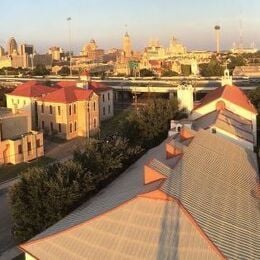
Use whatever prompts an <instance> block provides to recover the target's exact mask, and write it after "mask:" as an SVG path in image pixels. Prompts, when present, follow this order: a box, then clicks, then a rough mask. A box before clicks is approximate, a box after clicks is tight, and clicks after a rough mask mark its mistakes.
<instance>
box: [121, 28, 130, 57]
mask: <svg viewBox="0 0 260 260" xmlns="http://www.w3.org/2000/svg"><path fill="white" fill-rule="evenodd" d="M123 51H124V52H125V57H126V58H129V57H131V56H132V44H131V39H130V36H129V34H128V32H126V33H125V35H124V37H123Z"/></svg>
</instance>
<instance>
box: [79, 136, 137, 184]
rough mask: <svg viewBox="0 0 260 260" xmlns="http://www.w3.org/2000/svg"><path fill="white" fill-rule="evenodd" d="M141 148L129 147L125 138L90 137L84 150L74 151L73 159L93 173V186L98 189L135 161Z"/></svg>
mask: <svg viewBox="0 0 260 260" xmlns="http://www.w3.org/2000/svg"><path fill="white" fill-rule="evenodd" d="M141 153H142V149H141V148H140V147H138V146H136V147H131V146H130V145H129V143H128V141H127V140H126V139H125V138H121V137H116V136H113V137H111V138H110V139H104V140H96V139H91V140H90V142H88V143H87V144H86V148H85V150H84V151H83V152H82V151H75V152H74V160H75V161H76V162H78V163H80V164H81V165H82V167H83V168H84V169H85V170H89V171H91V172H92V173H93V179H94V183H95V186H96V187H97V188H98V189H100V188H102V187H104V186H105V185H106V184H108V183H109V182H110V181H111V180H112V179H114V178H115V177H116V176H117V175H118V174H120V173H121V172H122V171H123V170H124V169H125V168H126V167H128V166H129V165H130V164H131V163H132V162H133V161H135V160H136V159H137V158H138V157H139V156H140V154H141Z"/></svg>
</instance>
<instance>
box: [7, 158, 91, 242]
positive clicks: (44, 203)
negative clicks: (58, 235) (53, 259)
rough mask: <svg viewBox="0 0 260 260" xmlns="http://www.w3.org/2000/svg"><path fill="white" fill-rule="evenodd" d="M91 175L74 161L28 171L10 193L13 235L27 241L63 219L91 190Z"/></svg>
mask: <svg viewBox="0 0 260 260" xmlns="http://www.w3.org/2000/svg"><path fill="white" fill-rule="evenodd" d="M94 188H95V187H94V185H93V182H92V178H91V173H90V172H88V171H85V170H83V168H82V166H81V165H80V164H79V163H77V162H73V161H67V162H65V163H62V164H58V163H57V164H54V165H52V166H49V167H46V168H45V169H44V168H37V167H35V168H29V169H28V170H27V171H26V172H24V173H22V175H21V178H20V181H19V182H18V183H17V184H15V185H14V186H13V187H12V188H11V190H10V198H11V205H12V215H13V234H14V236H15V238H16V239H18V240H19V241H24V240H27V239H30V238H31V237H33V236H34V235H36V234H38V233H39V232H41V231H43V230H45V229H46V228H48V227H49V226H51V225H53V224H54V223H56V222H57V221H58V220H60V219H61V218H63V217H64V216H66V215H67V214H68V213H69V212H70V211H71V210H73V209H74V208H76V207H77V206H79V205H80V204H81V203H82V202H83V201H84V199H86V197H87V196H89V194H90V193H91V192H92V191H93V190H94Z"/></svg>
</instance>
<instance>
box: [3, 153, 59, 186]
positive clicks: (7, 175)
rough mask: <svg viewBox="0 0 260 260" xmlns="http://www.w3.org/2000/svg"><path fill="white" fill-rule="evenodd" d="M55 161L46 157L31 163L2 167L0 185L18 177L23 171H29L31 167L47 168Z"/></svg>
mask: <svg viewBox="0 0 260 260" xmlns="http://www.w3.org/2000/svg"><path fill="white" fill-rule="evenodd" d="M54 161H55V160H54V159H52V158H50V157H46V156H44V157H40V158H38V159H36V160H33V161H31V162H23V163H19V164H16V165H12V164H8V165H4V166H0V183H1V182H4V181H8V180H10V179H12V178H15V177H17V176H18V175H19V174H20V173H21V172H22V171H24V170H26V169H28V168H29V167H33V166H40V167H41V166H46V165H47V164H49V163H51V162H54Z"/></svg>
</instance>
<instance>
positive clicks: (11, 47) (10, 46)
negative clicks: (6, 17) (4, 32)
mask: <svg viewBox="0 0 260 260" xmlns="http://www.w3.org/2000/svg"><path fill="white" fill-rule="evenodd" d="M17 51H18V50H17V42H16V40H15V38H14V37H11V38H10V39H9V41H8V43H7V52H8V55H12V54H17Z"/></svg>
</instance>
